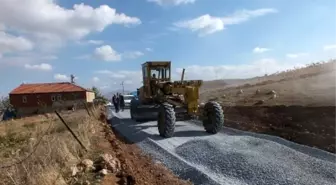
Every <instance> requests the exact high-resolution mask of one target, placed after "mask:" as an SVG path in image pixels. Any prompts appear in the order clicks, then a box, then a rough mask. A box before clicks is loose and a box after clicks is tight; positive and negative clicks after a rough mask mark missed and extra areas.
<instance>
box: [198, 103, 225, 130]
mask: <svg viewBox="0 0 336 185" xmlns="http://www.w3.org/2000/svg"><path fill="white" fill-rule="evenodd" d="M202 121H203V126H204V129H205V131H206V132H208V133H211V134H216V133H217V132H218V131H220V130H221V129H222V128H223V125H224V113H223V109H222V107H221V106H220V104H219V103H217V102H214V101H210V102H208V103H206V104H205V105H204V112H203V120H202Z"/></svg>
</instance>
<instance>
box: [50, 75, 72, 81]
mask: <svg viewBox="0 0 336 185" xmlns="http://www.w3.org/2000/svg"><path fill="white" fill-rule="evenodd" d="M54 79H55V80H58V81H69V80H70V77H69V76H67V75H64V74H59V73H58V74H55V75H54Z"/></svg>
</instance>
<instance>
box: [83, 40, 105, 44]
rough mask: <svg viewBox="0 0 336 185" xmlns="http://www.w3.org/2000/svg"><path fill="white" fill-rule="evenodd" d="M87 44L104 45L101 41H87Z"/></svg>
mask: <svg viewBox="0 0 336 185" xmlns="http://www.w3.org/2000/svg"><path fill="white" fill-rule="evenodd" d="M87 42H88V43H89V44H95V45H99V44H103V43H104V41H103V40H88V41H87Z"/></svg>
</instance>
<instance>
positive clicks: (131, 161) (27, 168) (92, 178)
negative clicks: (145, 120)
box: [0, 107, 188, 185]
mask: <svg viewBox="0 0 336 185" xmlns="http://www.w3.org/2000/svg"><path fill="white" fill-rule="evenodd" d="M94 112H95V114H94V115H95V116H92V117H90V116H88V114H87V112H86V111H85V110H78V111H76V112H61V113H60V114H61V116H62V117H63V119H64V120H65V121H66V122H67V123H68V124H69V126H70V128H71V129H72V130H73V131H74V133H75V135H77V136H78V138H79V140H80V141H81V142H82V143H83V145H84V146H85V148H86V149H87V151H85V150H84V149H83V148H82V147H81V145H80V144H79V143H78V142H77V141H76V140H75V138H74V137H73V136H72V135H71V134H70V132H69V131H68V130H67V128H66V127H65V126H64V125H63V123H62V122H61V121H60V119H59V118H58V117H57V116H56V114H45V115H37V116H32V117H27V118H23V119H17V120H11V121H6V122H0V123H1V124H0V164H1V165H0V184H3V185H21V184H22V185H37V184H38V185H55V184H56V185H66V184H105V185H107V184H111V185H115V184H188V183H187V182H184V181H181V180H179V179H178V178H177V177H175V176H174V175H172V174H171V172H170V171H168V170H167V169H166V168H164V167H163V166H160V165H157V164H154V163H153V162H152V160H151V159H150V158H149V157H147V156H145V155H143V154H142V153H141V152H140V150H139V149H138V148H137V147H136V146H135V145H132V144H129V143H126V142H125V141H123V140H122V139H120V138H119V137H117V136H116V135H115V134H114V132H113V131H112V130H111V128H110V127H109V126H108V125H107V124H106V119H105V117H104V112H105V110H104V108H103V107H102V108H99V109H97V110H95V111H94ZM137 169H142V170H144V171H145V172H142V171H139V170H137Z"/></svg>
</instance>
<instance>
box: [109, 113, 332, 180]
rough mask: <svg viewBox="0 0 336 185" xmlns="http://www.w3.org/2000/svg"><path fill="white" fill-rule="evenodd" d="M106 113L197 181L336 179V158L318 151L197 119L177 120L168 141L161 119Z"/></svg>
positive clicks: (150, 151)
mask: <svg viewBox="0 0 336 185" xmlns="http://www.w3.org/2000/svg"><path fill="white" fill-rule="evenodd" d="M107 113H108V119H109V122H110V124H111V126H112V127H114V128H115V129H116V130H117V131H118V132H120V134H122V135H123V136H125V137H126V138H127V139H129V140H130V141H132V142H134V143H137V145H138V146H139V147H140V148H142V150H143V151H144V152H145V153H147V154H149V155H151V156H153V157H154V159H156V160H157V162H160V163H163V164H164V165H165V166H166V167H168V168H169V169H171V170H172V171H173V172H174V173H175V174H176V175H178V176H180V177H181V178H183V179H189V180H190V181H191V182H193V183H194V184H206V185H212V184H225V185H226V184H237V185H245V184H255V185H275V184H279V185H280V184H283V185H291V184H295V185H296V184H300V185H301V184H302V185H329V184H330V185H331V184H335V183H336V160H335V159H336V156H335V155H333V154H331V153H328V152H325V151H322V150H319V149H315V148H310V147H306V146H303V145H298V144H295V143H292V142H289V141H286V140H284V139H281V138H279V137H274V136H268V135H262V134H255V133H249V132H244V131H238V130H235V129H230V128H224V129H223V130H222V131H221V132H220V133H218V134H216V135H209V134H207V133H206V132H205V131H204V129H203V127H202V126H201V124H200V123H199V122H197V121H194V122H177V125H176V129H175V135H174V137H172V138H168V139H164V138H161V137H160V136H159V135H158V130H157V126H156V121H149V122H143V123H138V122H135V121H133V120H131V119H130V113H129V110H125V111H124V112H119V113H115V112H114V111H113V110H112V109H109V110H108V111H107Z"/></svg>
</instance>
